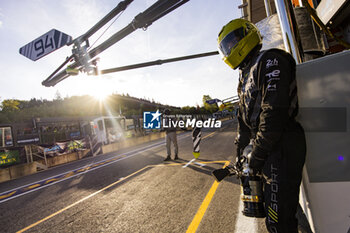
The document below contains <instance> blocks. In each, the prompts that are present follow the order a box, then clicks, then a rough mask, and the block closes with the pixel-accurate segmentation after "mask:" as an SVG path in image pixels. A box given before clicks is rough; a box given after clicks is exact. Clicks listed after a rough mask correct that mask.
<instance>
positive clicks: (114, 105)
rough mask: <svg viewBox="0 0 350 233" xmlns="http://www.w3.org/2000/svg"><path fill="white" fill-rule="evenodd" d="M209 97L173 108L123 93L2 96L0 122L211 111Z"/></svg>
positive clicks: (212, 110) (203, 112)
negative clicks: (197, 103)
mask: <svg viewBox="0 0 350 233" xmlns="http://www.w3.org/2000/svg"><path fill="white" fill-rule="evenodd" d="M208 99H210V96H208V95H204V96H203V99H202V101H203V105H202V106H185V107H181V108H180V107H176V106H169V105H163V104H161V103H159V102H155V101H154V100H148V99H143V98H136V97H132V96H129V95H128V94H126V95H124V94H123V95H119V94H112V95H109V96H108V97H107V98H106V99H105V100H104V101H99V100H97V99H96V98H94V97H92V96H89V95H84V96H72V97H66V98H62V97H61V96H60V95H56V97H55V99H53V100H46V99H36V98H32V99H30V100H18V99H5V100H3V101H1V104H0V124H6V123H14V122H25V121H28V120H31V119H33V118H45V117H83V116H102V115H103V116H105V115H119V114H121V115H124V116H126V117H132V116H141V115H142V114H143V112H144V111H156V110H157V109H159V110H160V111H162V110H163V109H165V108H168V109H170V110H171V111H172V113H173V114H211V113H213V112H215V111H217V110H218V106H217V105H216V104H215V105H208V104H207V103H206V102H205V101H206V100H208Z"/></svg>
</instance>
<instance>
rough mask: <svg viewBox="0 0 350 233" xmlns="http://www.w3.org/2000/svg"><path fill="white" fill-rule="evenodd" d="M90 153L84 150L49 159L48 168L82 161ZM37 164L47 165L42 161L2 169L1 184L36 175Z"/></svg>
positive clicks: (0, 172) (0, 171) (0, 174)
mask: <svg viewBox="0 0 350 233" xmlns="http://www.w3.org/2000/svg"><path fill="white" fill-rule="evenodd" d="M89 152H90V150H84V151H78V152H73V153H69V154H63V155H58V156H55V157H51V158H47V167H53V166H57V165H60V164H65V163H69V162H72V161H75V160H78V159H82V158H84V157H85V156H86V154H87V153H89ZM37 163H41V164H44V165H45V161H44V160H40V161H35V162H33V163H25V164H19V165H14V166H11V167H8V168H3V169H0V183H1V182H5V181H8V180H12V179H17V178H19V177H22V176H27V175H30V174H34V173H36V172H37V171H38V165H37Z"/></svg>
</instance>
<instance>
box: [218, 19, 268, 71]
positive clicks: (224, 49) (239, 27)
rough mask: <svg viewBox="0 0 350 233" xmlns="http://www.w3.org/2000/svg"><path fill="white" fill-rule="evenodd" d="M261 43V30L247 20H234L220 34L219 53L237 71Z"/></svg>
mask: <svg viewBox="0 0 350 233" xmlns="http://www.w3.org/2000/svg"><path fill="white" fill-rule="evenodd" d="M261 41H262V39H261V36H260V33H259V30H258V28H257V27H256V26H255V25H254V24H252V23H251V22H249V21H248V20H245V19H234V20H232V21H231V22H229V23H228V24H226V25H225V26H224V27H223V28H222V29H221V31H220V33H219V37H218V46H219V52H220V53H221V55H222V57H223V58H222V59H223V60H224V62H225V63H227V64H228V65H229V66H230V67H231V68H233V69H236V68H237V67H238V66H239V65H240V64H241V63H242V61H243V60H244V59H245V58H246V57H247V55H248V54H249V53H250V52H251V51H252V50H253V49H254V48H255V47H256V46H257V45H259V44H261Z"/></svg>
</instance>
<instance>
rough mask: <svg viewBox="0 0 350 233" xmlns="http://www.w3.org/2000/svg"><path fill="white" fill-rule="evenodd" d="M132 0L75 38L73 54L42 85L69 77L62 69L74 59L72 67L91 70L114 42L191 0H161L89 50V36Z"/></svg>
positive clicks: (53, 84)
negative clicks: (100, 55) (97, 58)
mask: <svg viewBox="0 0 350 233" xmlns="http://www.w3.org/2000/svg"><path fill="white" fill-rule="evenodd" d="M132 1H133V0H125V1H122V2H120V3H119V4H118V6H117V7H116V8H114V9H113V10H112V11H111V12H110V13H109V14H108V15H106V16H105V17H104V18H103V19H102V20H100V21H99V22H98V23H97V24H96V25H94V26H93V27H92V28H91V29H90V30H89V31H88V32H86V33H85V34H84V35H82V36H80V37H78V38H77V39H75V40H74V41H73V42H72V43H71V44H74V47H73V50H72V52H73V54H72V55H71V56H70V57H68V58H67V59H66V60H65V61H64V62H63V63H62V64H61V65H60V66H59V67H58V68H57V69H56V70H55V71H54V72H53V73H52V74H51V75H50V76H49V77H48V78H47V79H45V80H44V81H43V82H42V85H44V86H46V87H50V86H55V85H56V84H57V83H59V82H60V81H62V80H64V79H66V78H68V77H69V76H70V74H69V73H68V72H67V71H66V69H64V70H62V68H63V67H64V66H65V65H66V64H68V63H69V62H70V61H72V60H74V62H73V63H72V64H71V65H69V68H70V69H77V70H82V71H85V72H89V67H90V66H91V65H94V63H95V62H96V60H94V57H96V56H97V55H98V54H100V53H101V52H103V51H104V50H106V49H107V48H109V47H110V46H112V45H113V44H115V43H117V42H118V41H120V40H121V39H123V38H124V37H126V36H128V35H129V34H131V33H132V32H133V31H135V30H136V29H139V28H144V29H145V28H147V27H148V26H150V25H151V24H152V23H153V22H155V21H156V20H158V19H160V18H161V17H163V16H165V15H166V14H168V13H170V12H171V11H173V10H175V9H176V8H178V7H180V6H181V5H183V4H185V3H186V2H188V1H189V0H159V1H157V2H156V3H154V4H153V5H152V6H150V7H149V8H148V9H146V10H145V11H144V12H142V13H140V14H138V15H137V16H136V17H135V18H134V19H133V21H132V22H131V23H130V24H129V25H127V26H126V27H124V28H123V29H121V30H120V31H118V32H116V33H115V34H114V35H112V36H111V37H110V38H108V39H107V40H106V41H105V42H103V43H102V44H100V45H98V46H97V47H95V48H93V49H91V50H90V51H87V48H88V47H89V43H88V38H89V37H90V36H91V35H93V34H94V33H95V32H96V31H97V30H99V29H100V28H101V27H102V26H103V25H105V24H106V23H107V22H108V21H110V20H111V19H112V18H113V17H114V16H116V15H117V14H119V13H120V12H122V11H123V10H125V9H126V7H127V6H128V5H129V4H130V3H131V2H132ZM83 42H85V45H84V46H82V43H83Z"/></svg>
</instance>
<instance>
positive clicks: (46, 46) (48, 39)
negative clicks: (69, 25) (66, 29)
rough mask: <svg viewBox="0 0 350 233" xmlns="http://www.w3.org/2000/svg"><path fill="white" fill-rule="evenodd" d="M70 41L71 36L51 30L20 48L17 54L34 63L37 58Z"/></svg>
mask: <svg viewBox="0 0 350 233" xmlns="http://www.w3.org/2000/svg"><path fill="white" fill-rule="evenodd" d="M71 41H72V37H71V36H69V35H67V34H65V33H63V32H60V31H58V30H56V29H52V30H51V31H49V32H47V33H45V34H44V35H42V36H40V37H39V38H37V39H35V40H33V41H32V42H30V43H28V44H26V45H25V46H23V47H22V48H20V49H19V53H20V54H22V55H23V56H25V57H27V58H29V59H30V60H33V61H36V60H38V59H39V58H42V57H43V56H45V55H47V54H49V53H51V52H53V51H55V50H56V49H59V48H61V47H62V46H64V45H66V44H68V43H70V42H71Z"/></svg>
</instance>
